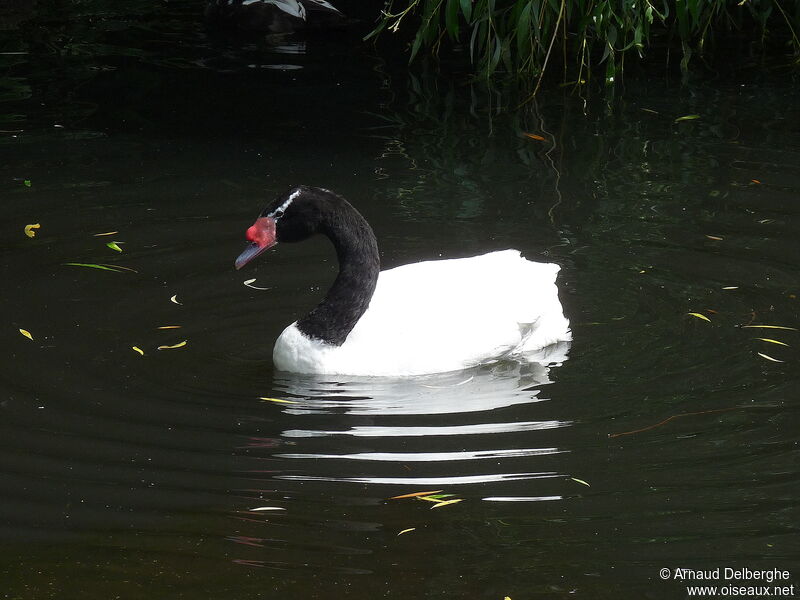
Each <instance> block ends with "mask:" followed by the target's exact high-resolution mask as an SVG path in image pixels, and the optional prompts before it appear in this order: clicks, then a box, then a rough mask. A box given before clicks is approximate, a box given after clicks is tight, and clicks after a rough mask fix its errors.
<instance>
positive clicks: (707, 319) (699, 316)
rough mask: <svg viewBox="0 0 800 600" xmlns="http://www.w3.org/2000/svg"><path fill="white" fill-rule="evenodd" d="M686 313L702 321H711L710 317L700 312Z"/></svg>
mask: <svg viewBox="0 0 800 600" xmlns="http://www.w3.org/2000/svg"><path fill="white" fill-rule="evenodd" d="M686 314H688V315H691V316H693V317H697V318H698V319H703V320H704V321H708V322H709V323H711V319H709V318H708V317H707V316H705V315H701V314H700V313H696V312H690V313H686Z"/></svg>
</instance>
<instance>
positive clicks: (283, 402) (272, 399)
mask: <svg viewBox="0 0 800 600" xmlns="http://www.w3.org/2000/svg"><path fill="white" fill-rule="evenodd" d="M259 400H264V401H266V402H277V403H278V404H300V403H299V402H295V401H294V400H282V399H281V398H266V397H262V398H259Z"/></svg>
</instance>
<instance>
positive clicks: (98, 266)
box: [64, 262, 137, 273]
mask: <svg viewBox="0 0 800 600" xmlns="http://www.w3.org/2000/svg"><path fill="white" fill-rule="evenodd" d="M64 264H65V265H67V266H70V267H85V268H87V269H100V270H102V271H114V272H115V273H121V272H122V271H133V272H134V273H136V272H137V271H134V270H133V269H130V268H128V267H120V266H118V265H103V264H96V263H78V262H68V263H64Z"/></svg>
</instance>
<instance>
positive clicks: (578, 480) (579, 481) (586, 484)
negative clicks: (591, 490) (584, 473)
mask: <svg viewBox="0 0 800 600" xmlns="http://www.w3.org/2000/svg"><path fill="white" fill-rule="evenodd" d="M570 479H572V481H576V482H578V483H580V484H581V485H585V486H586V487H592V486H591V485H589V484H588V483H586V482H585V481H584V480H583V479H578V478H577V477H570Z"/></svg>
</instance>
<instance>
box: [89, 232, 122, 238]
mask: <svg viewBox="0 0 800 600" xmlns="http://www.w3.org/2000/svg"><path fill="white" fill-rule="evenodd" d="M115 233H119V231H104V232H103V233H95V234H93V237H100V236H103V235H114V234H115Z"/></svg>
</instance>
